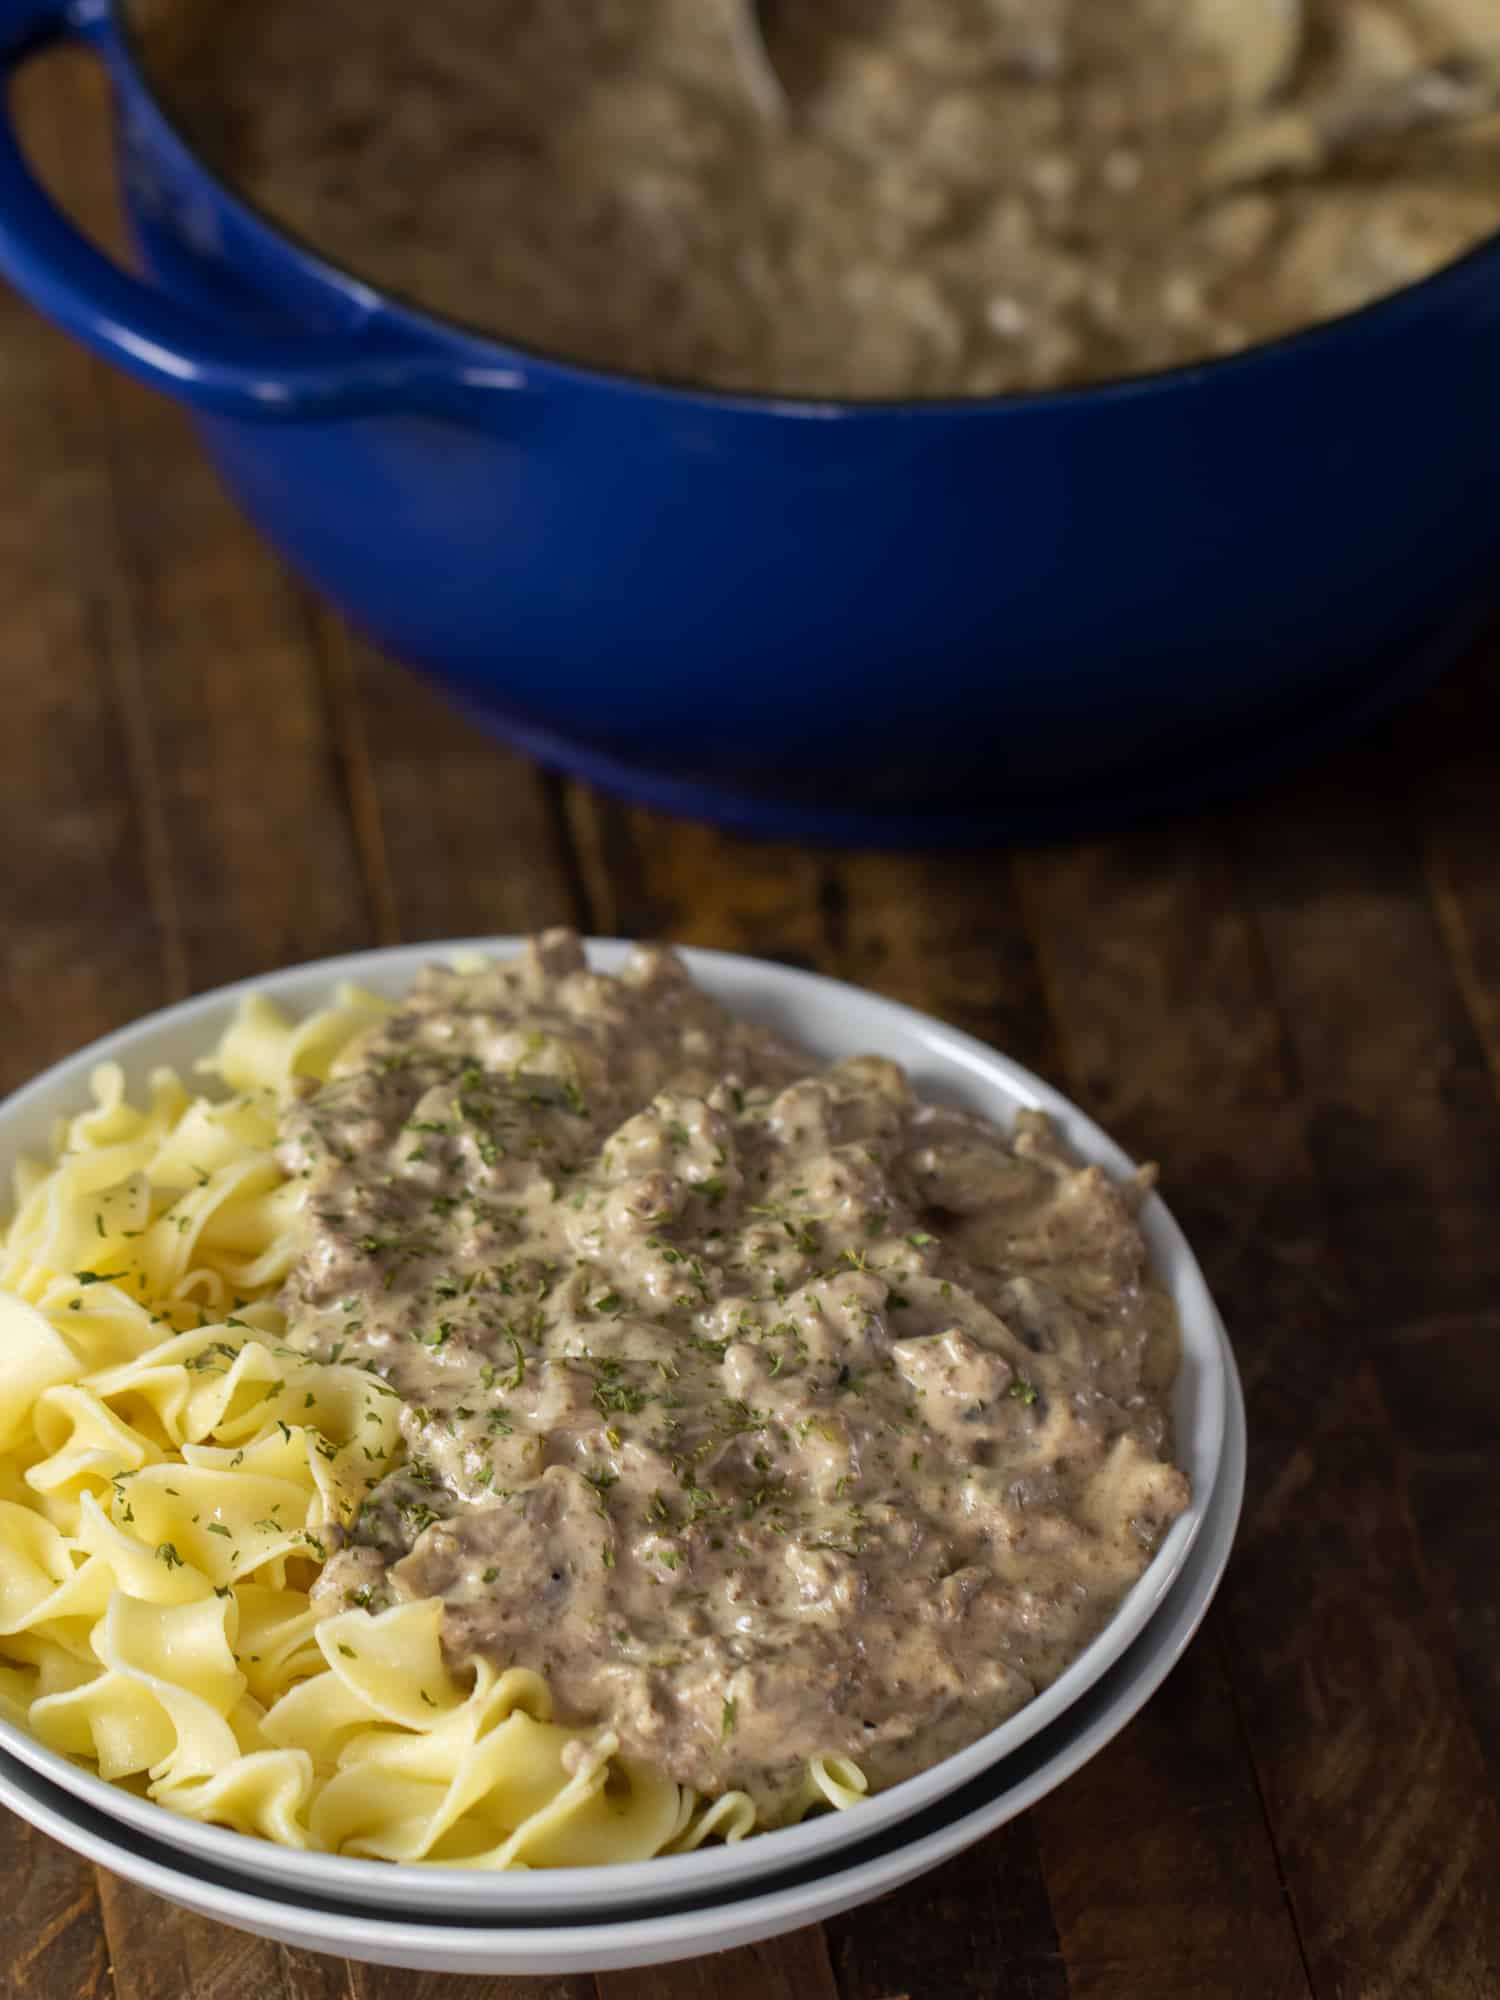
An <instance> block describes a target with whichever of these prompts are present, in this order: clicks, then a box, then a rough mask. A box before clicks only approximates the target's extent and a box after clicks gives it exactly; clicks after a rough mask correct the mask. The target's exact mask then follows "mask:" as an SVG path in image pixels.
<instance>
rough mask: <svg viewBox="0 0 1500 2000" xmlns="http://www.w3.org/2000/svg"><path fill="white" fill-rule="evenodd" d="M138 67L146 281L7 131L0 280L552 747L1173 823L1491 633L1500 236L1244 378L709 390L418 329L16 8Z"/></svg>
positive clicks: (658, 780) (435, 660)
mask: <svg viewBox="0 0 1500 2000" xmlns="http://www.w3.org/2000/svg"><path fill="white" fill-rule="evenodd" d="M64 29H70V30H73V31H78V32H82V33H85V34H87V35H88V36H89V38H90V39H91V40H92V41H93V42H94V43H95V45H96V47H97V48H98V50H99V52H100V54H101V55H102V56H103V58H104V60H105V61H106V62H107V63H108V65H109V67H110V70H111V73H112V76H113V79H114V83H115V87H116V96H117V104H118V106H119V111H120V126H121V140H120V154H121V162H122V173H123V178H124V185H125V193H126V202H127V209H128V213H129V218H130V222H131V226H132V228H133V231H134V234H135V238H136V242H137V245H138V247H139V251H140V258H141V262H142V265H143V267H144V270H145V271H146V272H147V273H148V274H149V282H143V281H140V280H136V279H134V278H131V277H128V276H126V275H124V274H122V273H119V272H118V271H116V270H114V269H113V267H111V266H110V265H108V264H107V263H106V262H105V261H104V260H103V259H102V258H101V257H100V256H99V255H98V254H97V253H96V252H94V251H93V250H91V249H90V248H88V246H86V245H85V244H83V243H82V241H81V239H79V238H78V237H77V236H76V235H74V234H73V232H72V231H71V230H70V229H69V227H68V225H67V224H66V223H65V222H63V221H62V219H61V218H60V217H59V216H57V215H56V213H55V212H54V211H53V210H52V209H51V207H50V206H49V205H48V203H47V202H46V200H45V197H43V196H42V195H41V194H40V192H39V191H38V190H36V189H35V187H34V185H33V184H32V183H31V182H30V180H29V178H28V177H27V175H26V173H25V169H24V166H23V164H22V162H21V161H20V158H19V155H18V154H17V152H16V149H15V146H14V142H13V140H12V139H11V138H10V136H9V134H8V131H6V130H5V129H4V128H3V127H0V270H3V271H4V273H5V274H6V275H7V276H8V277H9V278H10V279H11V280H12V282H13V283H15V284H16V285H17V286H18V288H19V289H21V290H22V291H23V292H25V293H27V294H28V295H29V296H31V297H32V298H33V299H34V300H35V301H36V303H37V304H38V305H39V306H40V307H41V308H42V309H43V310H44V311H46V312H48V313H49V314H51V315H52V316H53V317H54V318H56V319H58V320H59V321H61V322H62V323H63V324H64V325H66V326H68V327H69V328H70V329H71V330H72V331H73V332H75V333H76V334H78V335H79V336H80V337H81V338H83V339H85V340H87V341H89V342H90V344H92V345H93V346H95V347H96V348H98V349H100V350H101V351H103V352H105V353H107V354H110V355H111V356H112V357H113V358H115V359H116V360H117V361H119V362H120V363H121V364H122V365H123V366H126V367H127V368H130V369H131V370H132V371H133V372H134V373H136V374H138V375H140V376H143V377H144V378H145V379H148V380H151V381H153V382H155V383H156V384H157V385H158V386H160V387H162V388H164V389H166V390H167V391H168V392H169V393H171V394H174V395H176V396H178V397H180V398H181V399H182V400H184V401H185V402H187V403H188V404H189V405H191V406H192V407H193V408H194V409H195V410H196V411H197V413H198V416H199V420H200V425H201V429H202V434H203V437H204V440H205V443H206V445H207V447H208V449H209V451H210V452H211V453H212V455H213V457H214V458H215V460H216V461H217V463H218V465H219V467H220V469H221V471H222V473H223V475H224V477H225V479H226V481H227V482H228V484H229V486H230V487H231V489H232V490H233V491H234V492H235V494H236V495H237V496H238V497H239V499H240V501H241V503H242V504H243V506H244V507H245V509H246V511H247V512H248V513H249V514H250V515H251V516H252V517H253V518H254V520H255V521H256V522H257V523H258V524H259V525H260V527H261V528H262V529H263V530H264V532H265V533H266V534H267V536H268V537H269V538H270V539H271V540H272V541H273V542H274V543H275V544H276V545H277V546H278V547H279V548H280V549H281V551H282V552H283V553H284V555H285V556H286V558H287V560H288V561H289V562H290V563H291V564H292V565H293V566H294V567H295V568H296V569H297V570H298V571H300V572H301V573H302V574H303V575H304V576H305V577H307V578H308V579H309V580H310V581H311V582H312V583H313V584H315V585H316V586H317V587H318V588H320V589H321V590H323V591H324V592H326V593H327V594H328V595H329V596H330V597H332V598H333V599H334V600H335V601H336V602H337V603H338V604H340V605H341V606H342V607H343V608H344V609H345V610H346V611H347V612H348V614H349V615H350V616H351V618H353V619H354V620H355V622H356V623H358V624H359V625H361V626H363V627H364V628H365V629H366V630H367V631H368V632H370V633H371V634H372V635H373V636H374V637H375V638H376V639H377V640H378V641H379V642H380V643H381V644H382V645H384V646H386V647H387V648H389V649H390V650H391V651H393V652H395V653H397V654H399V655H401V656H402V657H404V658H406V659H408V660H410V661H412V662H414V663H416V664H418V665H420V666H421V667H422V668H423V669H424V670H426V671H427V672H428V673H430V674H432V675H433V676H434V677H436V678H437V679H438V680H440V681H442V682H443V683H445V684H446V685H447V686H448V687H449V688H450V689H451V690H453V691H454V692H455V693H456V694H457V696H458V697H459V699H460V700H461V701H462V702H463V703H464V704H465V706H466V707H468V708H469V709H470V710H471V711H475V712H478V713H480V714H482V715H483V716H485V717H486V718H488V719H490V720H491V721H494V722H496V723H498V724H499V725H500V726H502V727H509V728H510V729H511V730H512V731H515V732H519V733H520V734H521V735H523V736H524V737H525V739H526V740H527V741H529V742H530V743H531V744H533V745H534V746H540V747H542V748H543V749H544V751H545V752H546V753H547V754H548V755H549V756H551V757H552V758H553V760H554V761H560V762H564V763H572V764H574V765H575V766H577V767H580V768H585V769H588V770H590V771H592V772H593V773H594V774H595V775H602V776H603V777H604V778H605V780H606V782H612V783H614V784H616V785H617V786H619V787H623V788H624V789H627V790H632V791H633V792H634V793H635V794H636V795H637V796H641V797H646V798H652V797H660V798H662V800H663V802H665V803H668V804H678V805H686V806H687V807H689V808H690V809H693V810H699V811H707V812H709V813H711V814H718V815H719V816H723V817H728V818H731V819H733V820H734V821H735V822H736V823H738V824H745V825H754V826H760V827H763V828H766V829H768V830H776V829H777V828H784V829H785V830H788V831H795V832H797V833H801V834H810V835H814V836H815V835H816V834H818V833H819V832H820V831H825V832H830V833H835V834H838V833H852V834H859V835H866V836H870V837H880V836H881V835H882V833H883V832H884V833H889V834H890V835H891V837H894V838H899V839H916V840H920V839H921V838H923V837H924V825H926V824H927V823H928V822H929V821H930V823H931V825H932V826H933V827H934V828H936V827H938V825H939V823H940V822H941V823H942V824H945V825H947V826H949V827H950V828H951V827H954V826H960V825H961V826H962V827H964V828H965V829H967V830H969V831H972V832H974V833H983V832H984V831H985V830H987V829H993V828H994V827H995V826H998V825H1005V824H1017V823H1020V824H1025V823H1028V819H1029V820H1030V821H1032V822H1038V816H1040V819H1041V820H1045V822H1046V823H1047V824H1048V825H1050V826H1053V827H1056V826H1059V825H1064V826H1065V825H1067V824H1069V823H1070V820H1076V821H1077V822H1078V823H1083V822H1086V821H1088V820H1090V819H1091V818H1093V819H1097V817H1098V816H1099V810H1098V809H1099V806H1100V803H1101V802H1108V801H1109V800H1111V799H1121V800H1127V799H1128V800H1129V801H1131V802H1132V804H1131V807H1130V809H1132V810H1138V809H1141V808H1142V807H1149V805H1150V803H1151V801H1152V798H1153V796H1155V795H1159V796H1160V797H1161V798H1162V799H1164V800H1165V799H1167V798H1169V797H1171V796H1174V795H1177V794H1180V793H1182V792H1183V790H1184V787H1186V788H1187V789H1189V790H1191V789H1193V788H1194V787H1197V786H1200V785H1201V784H1202V783H1203V782H1204V781H1206V780H1208V779H1211V777H1212V775H1213V773H1214V772H1215V771H1216V770H1218V769H1220V768H1223V769H1225V770H1231V769H1236V768H1239V767H1241V766H1243V765H1244V763H1245V760H1246V758H1247V756H1250V757H1252V759H1254V758H1261V759H1268V758H1269V757H1270V756H1271V755H1272V754H1273V753H1274V750H1275V748H1276V746H1277V744H1278V743H1279V742H1281V741H1283V740H1285V741H1286V742H1287V743H1288V744H1291V743H1294V742H1297V741H1301V740H1304V739H1306V738H1307V736H1308V733H1309V730H1310V729H1311V728H1313V727H1314V725H1315V724H1316V726H1317V727H1324V720H1323V719H1325V718H1327V717H1328V716H1330V715H1333V716H1337V715H1338V714H1340V713H1341V712H1342V711H1343V710H1344V709H1345V708H1347V709H1349V710H1350V711H1351V712H1352V711H1354V710H1357V709H1361V708H1363V707H1368V706H1369V705H1370V703H1371V701H1372V700H1373V698H1374V697H1375V695H1376V694H1377V693H1378V691H1379V690H1380V689H1382V688H1384V687H1386V686H1388V685H1391V684H1392V683H1393V682H1394V681H1395V680H1396V679H1398V678H1399V677H1401V676H1402V675H1403V674H1405V673H1406V672H1407V671H1408V668H1409V665H1410V663H1411V662H1413V661H1417V660H1420V659H1422V658H1425V657H1428V656H1430V655H1431V654H1432V653H1433V651H1434V649H1436V648H1440V647H1441V646H1442V645H1443V643H1444V641H1445V639H1446V638H1447V637H1449V636H1450V635H1452V634H1453V633H1455V632H1457V631H1458V630H1460V629H1462V628H1463V627H1465V626H1466V625H1467V624H1468V623H1469V622H1471V621H1472V620H1473V618H1474V617H1475V616H1476V615H1477V613H1478V611H1479V609H1480V607H1481V606H1482V605H1483V604H1484V603H1485V601H1486V600H1487V599H1488V598H1489V597H1490V596H1492V595H1493V578H1494V574H1495V568H1496V564H1495V557H1496V552H1497V545H1500V396H1497V393H1496V390H1495V387H1494V382H1495V377H1496V369H1495V357H1496V354H1497V352H1500V242H1491V243H1490V244H1489V245H1487V246H1485V247H1483V248H1482V249H1481V250H1479V251H1477V252H1476V253H1474V254H1473V255H1472V256H1470V257H1469V258H1467V259H1466V260H1464V261H1463V262H1462V263H1460V264H1458V265H1455V266H1453V267H1451V268H1450V269H1449V270H1448V271H1446V272H1444V273H1442V274H1440V275H1439V276H1438V277H1437V278H1435V279H1433V280H1430V281H1429V282H1428V283H1427V284H1425V285H1423V286H1419V287H1416V288H1414V289H1412V290H1411V291H1409V292H1407V293H1405V294H1403V295H1402V296H1401V297H1399V298H1398V299H1395V300H1392V301H1389V302H1387V303H1386V304H1384V305H1381V306H1378V307H1375V308H1371V309H1368V310H1366V311H1365V312H1363V313H1361V314H1358V315H1355V316H1354V317H1352V318H1350V319H1347V320H1345V321H1342V322H1340V323H1339V324H1337V325H1335V326H1332V327H1328V328H1323V329H1318V330H1315V331H1313V332H1311V333H1308V334H1304V335H1301V336H1298V337H1297V338H1295V339H1292V340H1289V341H1283V342H1281V343H1278V344H1277V345H1275V346H1273V347H1268V348H1263V349H1261V350H1259V351H1257V352H1256V353H1253V354H1251V355H1247V356H1243V357H1239V358H1237V359H1233V360H1229V361H1222V362H1216V363H1213V364H1211V365H1209V366H1206V367H1204V368H1201V369H1196V370H1186V371H1178V372H1176V373H1174V374H1172V375H1169V376H1161V377H1157V378H1154V379H1150V380H1145V381H1141V382H1136V383H1129V384H1122V385H1119V386H1117V387H1111V388H1104V389H1094V390H1085V391H1075V392H1070V393H1065V394H1060V395H1053V396H1041V397H1033V398H1023V399H1009V400H1005V401H999V402H991V403H978V404H975V403H970V404H966V405H962V406H956V405H942V404H928V405H887V406H871V405H865V406H856V405H831V406H829V405H806V404H800V405H799V404H786V403H775V402H770V401H754V400H748V399H739V400H736V399H730V398H724V397H715V396H711V395H706V394H702V393H696V392H691V391H682V390H672V389H663V388H660V387H653V386H649V385H644V384H637V383H632V382H629V381H627V380H624V379H622V378H612V377H607V376H600V375H595V374H592V373H590V372H588V371H583V370H576V369H570V368H567V367H565V366H562V365H560V364H557V363H552V362H549V361H546V360H542V359H538V358H536V357H533V356H530V355H527V354H525V353H523V352H520V351H518V350H515V349H510V348H507V347H504V346H501V345H499V344H497V343H495V342H492V341H488V340H484V339H481V338H478V337H475V336H471V335H469V334H467V333H465V332H463V331H461V330H460V329H457V328H455V327H452V326H448V325H446V324H444V323H441V322H436V321H433V320H430V319H427V318H426V317H424V316H422V315H420V314H417V313H413V312H409V311H406V310H404V309H402V308H401V307H399V306H397V305H396V304H394V303H393V302H389V301H385V300H382V299H381V298H380V297H379V296H378V295H376V294H373V293H371V292H370V291H368V289H367V288H365V287H363V286H361V285H359V284H357V283H355V282H354V281H353V280H351V279H348V278H346V277H343V276H341V275H340V274H338V273H336V272H333V271H331V270H329V269H327V268H326V267H324V266H322V265H320V264H319V263H318V261H317V260H316V259H315V258H314V257H312V256H310V255H308V254H307V253H305V252H304V251H302V250H301V249H299V248H298V247H296V246H295V245H293V244H292V243H291V242H289V241H288V239H286V238H285V237H284V236H281V235H279V234H278V233H276V232H275V231H273V230H271V229H269V228H268V227H267V226H266V225H264V224H263V223H261V222H260V221H259V220H258V219H257V218H256V217H255V216H254V215H253V214H251V213H250V212H249V211H248V210H246V209H245V208H243V207H241V206H240V205H239V204H238V203H236V202H235V201H234V200H232V199H231V198H230V197H229V196H228V195H227V194H226V193H225V192H224V191H223V190H221V189H220V188H219V187H218V186H217V185H216V184H215V183H214V181H213V180H212V179H211V178H210V177H209V176H208V174H207V173H206V172H205V171H204V170H203V169H202V168H201V167H200V166H198V165H197V163H196V162H195V161H194V160H193V159H192V157H191V156H190V155H189V154H188V153H187V152H186V151H185V150H184V149H183V147H182V146H181V145H180V144H179V142H178V141H177V139H176V138H175V136H174V134H173V133H172V132H171V130H170V128H169V127H167V126H166V124H165V123H164V121H163V120H162V119H161V118H160V117H159V115H158V114H157V112H156V110H155V107H154V105H153V104H152V102H151V100H150V98H149V97H148V96H147V94H146V92H145V90H144V88H143V86H142V85H141V83H140V81H139V79H138V77H137V76H136V74H135V72H134V70H133V68H132V66H131V64H130V62H129V59H128V54H127V52H126V50H125V48H124V46H123V43H122V41H121V39H120V36H119V33H118V30H117V27H116V24H115V22H114V19H113V15H112V12H111V9H110V6H109V5H108V4H107V0H78V4H75V5H73V6H72V7H71V8H67V7H64V6H62V5H61V4H59V0H52V4H47V0H23V4H20V5H16V4H12V5H9V6H4V7H0V34H3V35H4V38H5V40H6V41H7V42H8V44H9V47H10V50H11V53H12V57H13V58H14V57H15V56H16V55H17V54H18V53H19V52H21V51H23V50H24V49H25V48H26V47H28V46H29V45H31V44H32V43H34V42H35V41H37V40H39V39H42V38H45V37H46V36H48V35H50V34H53V33H56V32H60V31H63V30H64Z"/></svg>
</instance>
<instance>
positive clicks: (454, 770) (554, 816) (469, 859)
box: [314, 611, 579, 939]
mask: <svg viewBox="0 0 1500 2000" xmlns="http://www.w3.org/2000/svg"><path fill="white" fill-rule="evenodd" d="M314 620H315V631H316V635H317V646H318V651H319V655H320V658H321V661H322V665H323V671H324V675H325V679H326V683H327V686H328V690H329V706H330V709H331V711H332V714H333V716H334V726H335V730H336V733H337V736H338V741H339V744H340V751H341V755H342V756H343V758H344V761H345V766H346V771H347V776H348V783H349V789H350V796H351V798H352V799H353V801H354V804H355V812H356V824H357V826H358V828H359V835H360V845H361V852H362V855H363V859H364V864H365V873H366V878H367V880H368V881H369V883H370V894H371V901H372V907H373V908H374V909H375V911H376V912H377V919H378V924H377V927H378V930H379V933H380V935H381V937H382V939H387V938H394V937H397V936H400V937H404V938H439V937H466V936H478V935H481V934H485V933H507V932H525V931H534V930H542V929H544V928H545V927H546V926H547V925H548V924H558V923H572V922H573V921H575V919H576V918H577V915H578V908H579V903H578V891H577V886H576V882H575V878H574V875H573V872H572V858H571V854H570V852H569V850H568V845H567V841H566V837H565V835H564V832H563V828H562V824H561V818H560V814H559V811H558V809H557V806H556V804H555V802H554V798H553V794H552V788H551V786H550V785H549V782H548V780H546V779H545V778H544V777H543V776H542V774H541V773H540V772H539V771H538V770H537V768H536V766H535V765H532V764H528V763H527V762H526V761H525V760H524V759H523V758H521V757H518V756H517V755H516V753H515V752H514V751H512V750H507V749H505V748H504V747H503V746H502V745H500V744H498V743H496V742H493V741H492V740H491V739H490V738H488V737H486V736H484V735H482V734H481V733H480V732H479V731H478V730H477V729H475V728H473V727H472V726H471V725H469V724H468V723H466V722H464V721H463V719H462V718H461V717H460V716H459V715H458V714H457V713H456V712H455V711H454V710H453V709H452V708H451V707H450V706H449V704H448V703H447V702H446V701H445V700H444V699H443V698H442V697H441V696H439V695H438V694H437V693H436V692H435V691H434V690H433V689H432V688H430V687H428V686H427V685H426V684H425V683H423V682H422V681H420V680H419V679H418V678H417V677H416V676H415V675H412V674H409V673H406V672H404V671H403V670H402V669H401V668H399V667H397V666H395V665H393V664H392V662H391V661H389V660H386V659H383V658H382V657H381V656H380V655H379V654H378V653H376V652H375V651H374V650H373V649H372V648H371V647H369V646H367V645H365V644H364V643H363V642H362V641H361V640H359V639H358V638H357V637H356V636H355V635H353V634H352V633H351V632H350V631H349V629H348V628H347V626H345V625H344V624H342V623H341V621H339V620H338V619H337V618H335V617H334V616H333V615H332V614H331V613H329V612H325V611H319V612H316V613H315V614H314Z"/></svg>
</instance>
